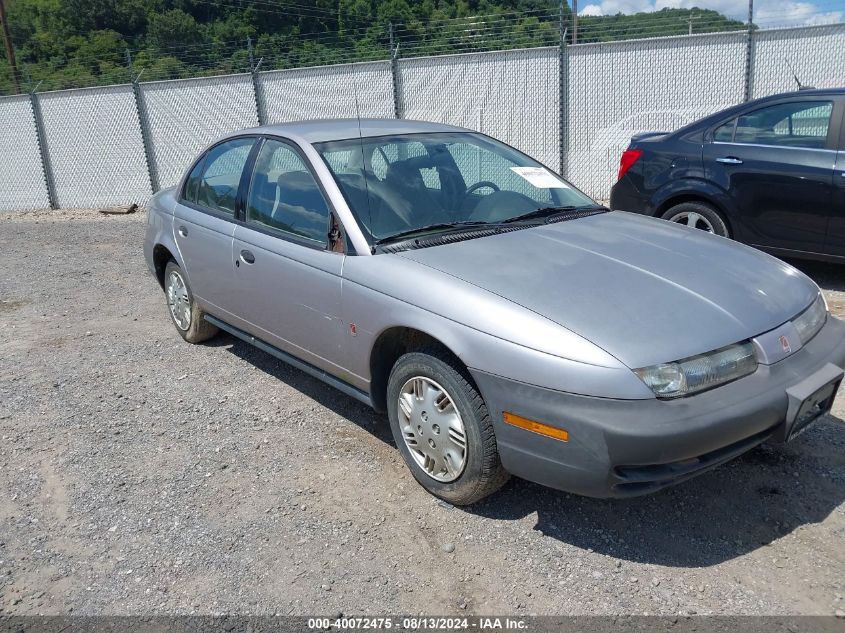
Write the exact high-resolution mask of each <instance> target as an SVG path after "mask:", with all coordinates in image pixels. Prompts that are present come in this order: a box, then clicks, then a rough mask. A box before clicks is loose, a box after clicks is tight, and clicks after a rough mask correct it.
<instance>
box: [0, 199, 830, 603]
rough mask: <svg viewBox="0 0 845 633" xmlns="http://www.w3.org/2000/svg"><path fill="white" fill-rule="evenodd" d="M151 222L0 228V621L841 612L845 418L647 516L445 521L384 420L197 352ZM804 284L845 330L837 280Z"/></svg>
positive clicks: (765, 452) (504, 495) (58, 217)
mask: <svg viewBox="0 0 845 633" xmlns="http://www.w3.org/2000/svg"><path fill="white" fill-rule="evenodd" d="M144 221H145V216H144V214H143V213H138V214H135V215H129V216H111V217H106V216H102V215H100V214H97V213H96V212H93V211H79V212H52V213H26V214H6V215H3V216H0V234H2V245H3V248H2V249H0V436H2V442H0V610H2V611H4V612H5V613H7V614H8V613H11V614H37V613H43V614H56V613H75V614H153V613H156V614H175V613H179V614H188V613H202V614H209V613H252V614H269V613H279V614H298V615H301V614H314V613H322V614H336V613H344V614H356V613H358V614H360V613H370V614H373V612H374V611H375V612H378V613H382V614H383V613H412V614H415V613H429V614H430V613H440V614H489V613H515V614H535V613H536V614H597V613H601V614H621V613H650V614H652V613H665V614H684V613H685V614H694V613H698V614H707V613H726V614H739V613H743V614H756V613H776V614H833V613H834V612H836V611H837V610H845V601H843V593H845V588H843V584H845V581H843V576H845V573H844V572H845V548H843V537H845V511H844V510H845V457H844V456H843V455H845V451H844V450H843V449H845V433H843V428H842V419H841V418H842V417H845V398H843V397H841V396H840V399H839V401H838V404H837V408H836V409H835V411H834V414H835V415H834V416H831V417H828V418H826V419H825V420H823V421H821V422H820V423H819V424H817V425H816V426H815V427H814V428H813V429H812V430H811V431H808V432H807V433H805V434H804V435H803V436H802V437H800V438H799V439H798V440H796V441H795V442H794V443H793V444H791V445H787V446H763V447H760V448H758V449H756V450H754V451H752V452H750V453H748V454H747V455H745V456H744V457H742V458H740V459H738V460H736V461H734V462H732V463H730V464H728V465H726V466H723V467H721V468H719V469H717V470H716V471H713V472H711V473H709V474H706V475H704V476H702V477H699V478H697V479H695V480H693V481H690V482H687V483H685V484H683V485H681V486H678V487H675V488H672V489H670V490H667V491H664V492H661V493H658V494H655V495H652V496H648V497H644V498H638V499H633V500H627V501H602V500H594V499H585V498H579V497H576V496H573V495H568V494H565V493H560V492H556V491H552V490H548V489H545V488H542V487H540V486H536V485H533V484H529V483H526V482H523V481H516V480H514V481H511V482H510V483H509V484H508V485H507V486H506V488H505V489H504V490H503V491H502V492H500V493H499V494H497V495H495V496H493V497H492V498H490V499H489V500H487V501H486V502H484V503H481V504H478V505H477V506H474V507H472V508H467V509H459V508H453V507H451V506H449V505H448V504H445V503H443V502H438V501H437V500H435V499H433V498H432V497H430V496H429V495H428V494H427V493H425V492H424V491H423V490H422V489H421V488H420V487H419V486H417V485H416V483H415V482H414V481H413V479H412V478H411V476H410V475H409V473H408V472H407V471H406V469H405V466H404V464H403V463H402V462H401V458H400V456H399V454H398V453H397V451H396V450H395V449H394V447H393V445H392V441H391V439H390V432H389V429H388V427H387V422H386V419H385V418H383V417H381V416H379V415H376V414H374V413H373V412H372V411H370V410H368V409H367V408H365V407H364V406H362V405H360V404H358V403H357V402H355V401H354V400H352V399H350V398H348V397H345V396H343V395H341V394H340V393H338V392H336V391H334V390H332V389H331V388H328V387H326V386H324V385H323V384H322V383H320V382H318V381H316V380H314V379H312V378H310V377H308V376H306V375H305V374H302V373H301V372H298V371H296V370H294V369H291V368H289V367H287V366H286V365H284V364H282V363H280V362H278V361H276V360H274V359H273V358H271V357H270V356H268V355H266V354H264V353H262V352H259V351H257V350H254V349H252V348H250V347H249V346H247V345H246V344H243V343H241V342H238V341H236V340H234V339H232V338H231V337H228V336H221V337H219V338H218V339H216V340H214V341H212V342H210V343H209V344H206V345H200V346H191V345H188V344H187V343H184V342H183V341H182V340H181V339H180V338H179V336H178V335H177V334H176V332H175V330H174V328H173V327H172V325H171V324H170V322H169V320H168V317H167V314H166V311H165V304H164V301H163V296H162V293H161V291H160V290H159V288H158V285H157V284H156V283H155V281H154V280H153V278H152V277H151V276H150V275H149V274H148V273H147V270H146V267H145V265H144V262H143V259H142V254H141V241H142V238H143V228H144ZM798 265H799V266H800V267H801V268H802V269H803V270H805V271H806V272H808V273H809V274H810V275H811V276H813V277H814V278H815V279H816V280H817V281H818V282H819V283H820V284H821V285H822V286H823V287H824V288H825V289H826V291H827V294H828V297H829V299H830V301H831V305H832V307H833V309H834V310H835V311H838V312H839V313H840V314H845V292H843V290H845V283H843V280H845V277H843V272H845V268H842V267H837V266H832V265H823V264H806V263H805V264H800V263H799V264H798ZM840 612H841V611H840ZM843 615H845V614H843Z"/></svg>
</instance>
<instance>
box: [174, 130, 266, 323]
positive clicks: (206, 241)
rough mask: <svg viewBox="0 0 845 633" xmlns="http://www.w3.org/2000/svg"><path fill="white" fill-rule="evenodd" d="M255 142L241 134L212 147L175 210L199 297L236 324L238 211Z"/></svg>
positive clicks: (177, 232) (178, 233)
mask: <svg viewBox="0 0 845 633" xmlns="http://www.w3.org/2000/svg"><path fill="white" fill-rule="evenodd" d="M256 140H257V139H256V138H255V137H239V138H234V139H230V140H227V141H224V142H222V143H220V144H218V145H215V146H214V147H212V148H211V149H209V150H208V152H206V154H205V156H203V158H201V159H200V160H199V161H198V162H197V163H196V164H195V165H194V168H193V169H192V170H191V173H190V175H189V176H188V178H187V180H186V182H185V186H184V188H183V190H182V191H181V192H180V194H181V195H180V198H179V202H178V204H177V205H176V208H175V212H174V222H173V231H174V234H175V238H176V244H177V246H178V247H179V252H180V253H181V255H182V261H183V263H184V266H185V271H186V273H187V275H188V279H189V281H190V284H191V290H192V292H193V295H194V298H195V299H197V300H198V302H199V303H200V305H202V306H204V307H205V308H206V310H207V311H208V312H210V313H211V314H214V315H215V316H218V317H219V318H222V319H224V320H228V321H231V322H233V323H234V322H235V321H236V319H234V318H232V317H233V314H234V313H236V312H237V307H236V302H235V300H234V296H233V288H234V281H235V279H234V267H233V265H232V240H233V237H234V232H235V211H236V206H237V200H238V190H239V187H240V182H241V179H242V177H243V173H244V167H245V166H246V164H247V159H248V158H249V155H250V152H251V150H252V148H253V146H254V145H255V142H256Z"/></svg>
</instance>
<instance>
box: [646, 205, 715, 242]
mask: <svg viewBox="0 0 845 633" xmlns="http://www.w3.org/2000/svg"><path fill="white" fill-rule="evenodd" d="M661 217H662V218H663V219H664V220H669V221H670V222H676V223H677V224H685V225H686V226H688V227H690V228H691V229H700V230H702V231H707V232H708V233H713V234H715V235H721V236H722V237H730V236H731V235H730V231H729V230H728V224H727V222H725V220H724V219H723V218H722V216H721V214H720V213H719V212H718V211H717V210H716V209H714V208H713V207H712V206H710V205H709V204H707V203H706V202H699V201H697V200H692V201H690V202H681V203H680V204H676V205H675V206H674V207H672V208H670V209H669V210H668V211H666V213H664V214H663V215H662V216H661Z"/></svg>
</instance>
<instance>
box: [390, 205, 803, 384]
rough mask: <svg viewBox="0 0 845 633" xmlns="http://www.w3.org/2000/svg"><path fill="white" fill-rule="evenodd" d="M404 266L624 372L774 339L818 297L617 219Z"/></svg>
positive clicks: (635, 218)
mask: <svg viewBox="0 0 845 633" xmlns="http://www.w3.org/2000/svg"><path fill="white" fill-rule="evenodd" d="M399 256H400V257H404V258H407V259H410V260H413V261H415V262H417V263H419V264H423V265H425V266H428V267H431V268H433V269H436V270H438V271H441V272H443V273H446V274H449V275H451V276H453V277H456V278H458V279H461V280H463V281H465V282H467V283H470V284H473V285H475V286H478V287H480V288H483V289H485V290H487V291H489V292H491V293H494V294H496V295H499V296H501V297H503V298H505V299H508V300H510V301H512V302H514V303H516V304H519V305H521V306H523V307H524V308H527V309H529V310H531V311H533V312H535V313H538V314H540V315H542V316H544V317H546V318H547V319H550V320H552V321H554V322H556V323H558V324H559V325H561V326H563V327H565V328H567V329H569V330H571V331H572V332H575V333H576V334H578V335H580V336H582V337H584V338H586V339H588V340H589V341H591V342H593V343H594V344H596V345H598V346H599V347H601V348H602V349H604V350H605V351H606V352H608V353H610V354H612V355H613V356H615V357H616V358H617V359H619V360H620V361H621V362H623V363H625V364H626V365H627V366H628V367H631V368H636V367H645V366H648V365H652V364H655V363H660V362H668V361H672V360H677V359H681V358H686V357H688V356H692V355H695V354H700V353H703V352H707V351H711V350H714V349H717V348H719V347H723V346H724V345H729V344H731V343H735V342H737V341H741V340H744V339H747V338H750V337H752V336H756V335H757V334H761V333H763V332H766V331H768V330H771V329H773V328H775V327H777V326H778V325H781V324H782V323H784V322H785V321H788V320H789V319H791V318H792V317H794V316H796V315H797V314H798V313H799V312H800V311H801V310H802V309H804V308H806V307H807V306H808V305H809V304H810V303H811V302H812V300H813V299H814V298H815V296H816V294H817V293H818V287H817V286H816V285H815V284H814V283H813V282H812V281H811V280H810V279H809V278H808V277H806V276H805V275H804V274H803V273H801V272H799V271H798V270H796V269H795V268H793V267H792V266H789V265H788V264H786V263H784V262H781V261H780V260H777V259H775V258H774V257H771V256H769V255H766V254H765V253H762V252H760V251H758V250H755V249H752V248H749V247H747V246H743V245H741V244H738V243H736V242H733V241H730V240H727V239H724V238H720V237H716V236H713V235H710V234H707V233H704V232H703V231H697V230H693V229H689V228H687V227H684V226H680V225H677V224H673V223H670V222H664V221H662V220H655V219H653V218H647V217H644V216H640V215H635V214H630V213H624V212H612V213H602V214H598V215H594V216H589V217H586V218H581V219H577V220H569V221H565V222H557V223H553V224H548V225H543V226H539V227H534V228H529V229H524V230H518V231H512V232H509V233H502V234H498V235H494V236H491V237H486V238H479V239H470V240H465V241H462V242H457V243H453V244H446V245H442V246H435V247H431V248H424V249H418V250H411V251H404V252H402V253H401V254H399ZM506 327H507V324H506V323H503V324H502V328H503V329H504V328H506Z"/></svg>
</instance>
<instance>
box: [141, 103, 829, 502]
mask: <svg viewBox="0 0 845 633" xmlns="http://www.w3.org/2000/svg"><path fill="white" fill-rule="evenodd" d="M144 250H145V255H146V259H147V262H148V265H149V267H150V269H151V271H152V272H153V273H154V274H155V276H156V277H157V278H158V281H159V283H160V284H161V287H162V288H163V290H164V294H165V296H166V299H167V305H168V309H169V313H170V317H171V319H172V321H173V324H174V325H175V326H176V329H177V331H178V332H179V334H180V335H181V336H182V338H184V339H185V340H186V341H188V342H190V343H199V342H201V341H203V340H205V339H208V338H209V337H211V336H213V335H214V334H215V333H216V332H217V331H218V329H219V330H225V331H226V332H229V333H230V334H232V335H234V336H235V337H238V338H240V339H243V340H245V341H247V342H249V343H252V344H254V345H256V346H257V347H259V348H260V349H262V350H264V351H266V352H267V353H269V354H272V355H274V356H276V357H278V358H281V359H283V360H285V361H287V362H289V363H290V364H292V365H294V366H295V367H298V368H300V369H301V370H303V371H305V372H307V373H309V374H311V375H313V376H316V377H317V378H319V379H321V380H324V381H325V382H327V383H328V384H329V385H332V386H334V387H336V388H338V389H339V390H340V391H342V392H343V393H345V394H348V395H349V396H352V397H353V398H357V399H358V400H360V401H362V402H364V403H366V404H368V405H370V406H372V407H373V408H375V409H376V410H378V411H386V412H387V415H388V418H389V420H390V426H391V429H392V431H393V436H394V438H395V441H396V445H397V446H398V447H399V450H400V451H401V453H402V456H403V458H404V459H405V462H406V463H407V465H408V468H410V470H411V472H412V473H413V475H414V477H415V478H416V479H417V481H418V482H419V483H420V484H422V486H423V487H425V488H426V489H427V490H429V491H430V492H431V493H433V494H434V495H436V496H438V497H441V498H443V499H446V500H448V501H450V502H452V503H455V504H469V503H473V502H475V501H478V500H479V499H482V498H483V497H485V496H486V495H489V494H490V493H492V492H493V491H495V490H496V489H498V488H499V487H500V486H501V485H502V484H503V483H504V482H505V480H506V479H507V478H508V475H509V474H513V475H517V476H519V477H523V478H525V479H528V480H531V481H535V482H539V483H541V484H544V485H547V486H551V487H553V488H558V489H562V490H567V491H571V492H575V493H578V494H582V495H589V496H595V497H627V496H633V495H638V494H643V493H648V492H652V491H655V490H658V489H661V488H664V487H665V486H669V485H671V484H675V483H678V482H680V481H683V480H685V479H687V478H690V477H693V476H695V475H698V474H700V473H702V472H704V471H706V470H708V469H711V468H714V467H715V466H717V465H719V464H721V463H724V462H726V461H728V460H730V459H732V458H734V457H736V456H738V455H740V454H741V453H744V452H745V451H747V450H749V449H751V448H752V447H754V446H756V445H758V444H760V443H761V442H765V441H767V440H772V441H789V440H791V439H792V438H794V437H795V436H796V435H798V434H799V433H801V432H803V431H804V430H806V429H807V428H808V427H809V426H810V425H811V424H812V423H813V422H814V421H815V420H817V419H818V418H819V417H820V416H821V415H823V414H824V413H826V412H827V411H829V410H830V408H831V405H832V402H833V399H834V397H835V395H836V392H837V389H838V387H839V384H840V381H841V380H842V375H843V371H842V369H841V367H842V366H843V362H845V336H843V335H845V324H843V323H842V322H841V321H839V320H837V319H835V318H833V317H832V316H830V315H829V314H828V309H827V305H826V303H825V300H824V297H823V296H822V294H821V293H820V291H819V288H818V287H817V286H816V284H814V283H813V282H812V281H811V280H810V279H808V278H807V277H806V276H805V275H803V274H802V273H800V272H799V271H797V270H796V269H795V268H793V267H792V266H789V265H788V264H785V263H783V262H781V261H779V260H777V259H775V258H773V257H771V256H769V255H766V254H764V253H762V252H760V251H757V250H754V249H752V248H749V247H747V246H743V245H740V244H737V243H735V242H732V241H730V240H727V239H725V238H722V237H718V236H715V235H710V234H707V233H704V232H702V231H696V230H694V229H691V228H689V227H686V226H681V225H678V224H674V223H671V222H666V221H663V220H657V219H652V218H647V217H644V216H641V215H635V214H629V213H623V212H612V211H609V210H608V209H606V208H604V207H602V206H600V205H599V204H597V203H595V202H594V201H593V200H591V199H590V198H588V197H587V196H586V195H584V194H583V193H581V192H579V191H578V190H577V189H576V188H575V187H573V186H572V185H571V184H569V183H568V182H566V181H565V180H563V179H562V178H561V177H560V176H558V175H557V174H555V173H554V172H553V171H552V170H550V169H548V168H546V167H544V166H543V165H541V164H540V163H538V162H537V161H535V160H533V159H531V158H529V157H528V156H526V155H525V154H522V153H520V152H518V151H517V150H515V149H513V148H511V147H509V146H507V145H505V144H503V143H500V142H498V141H495V140H493V139H492V138H489V137H487V136H485V135H483V134H479V133H476V132H471V131H469V130H465V129H462V128H456V127H451V126H447V125H436V124H431V123H422V122H413V121H397V120H362V121H358V120H333V121H311V122H302V123H292V124H284V125H272V126H266V127H259V128H254V129H249V130H244V131H242V132H238V133H235V134H231V135H229V136H227V137H225V138H223V139H221V140H219V141H218V142H216V143H214V144H213V145H212V146H211V147H209V148H208V149H207V150H206V151H204V152H203V153H202V154H201V155H200V156H199V157H198V158H197V159H196V161H195V162H194V163H193V164H192V165H191V167H190V168H189V169H188V171H187V173H186V174H185V176H184V177H183V179H182V181H181V182H180V183H179V184H178V186H177V187H175V188H173V189H169V190H166V191H163V192H161V193H159V194H157V195H156V196H155V197H154V198H153V200H152V202H151V204H150V206H149V220H148V227H147V234H146V243H145V247H144Z"/></svg>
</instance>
